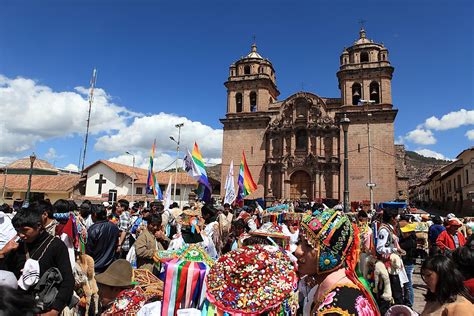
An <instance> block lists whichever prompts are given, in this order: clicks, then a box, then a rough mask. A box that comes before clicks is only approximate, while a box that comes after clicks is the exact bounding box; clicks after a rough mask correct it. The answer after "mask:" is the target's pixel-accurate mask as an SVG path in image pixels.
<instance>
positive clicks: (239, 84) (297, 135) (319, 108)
mask: <svg viewBox="0 0 474 316" xmlns="http://www.w3.org/2000/svg"><path fill="white" fill-rule="evenodd" d="M393 71H394V68H393V67H392V66H391V64H390V61H389V58H388V50H387V49H386V48H385V47H384V45H383V44H379V43H376V42H374V41H372V40H369V39H368V38H367V37H366V32H365V30H364V29H361V30H360V32H359V39H357V40H356V41H355V42H354V43H353V45H352V46H350V47H348V48H345V49H344V50H343V52H342V54H341V55H340V67H339V71H338V72H337V78H338V82H339V89H340V91H341V95H340V97H337V98H328V97H323V96H319V95H317V94H314V93H310V92H303V91H301V92H297V93H295V94H293V95H291V96H289V97H288V98H286V99H284V100H278V96H279V94H280V93H279V91H278V88H277V85H276V76H275V69H274V68H273V65H272V63H271V62H270V61H269V60H268V59H266V58H263V57H262V56H261V55H260V54H259V53H258V52H257V47H256V45H255V44H254V45H252V50H251V52H250V53H249V54H248V55H247V56H245V57H243V58H241V59H240V60H238V61H236V62H235V63H233V64H232V65H231V66H230V69H229V77H228V80H227V81H226V82H225V87H226V88H227V112H226V117H225V118H223V119H221V122H222V124H223V125H224V137H223V147H222V170H221V174H222V181H221V184H222V187H221V192H222V194H224V192H225V189H224V184H225V179H226V176H227V174H228V170H229V165H230V162H231V161H232V160H233V162H234V174H235V175H238V173H239V164H240V161H241V157H242V152H245V156H246V159H247V164H248V165H249V169H250V171H251V173H252V176H253V179H254V181H255V183H256V184H257V185H258V189H257V190H256V191H255V192H253V193H252V194H251V195H250V196H248V198H250V199H253V198H262V197H263V198H265V200H266V201H267V202H270V201H273V200H275V199H300V198H305V199H306V198H307V199H308V200H310V201H311V200H317V199H319V198H321V199H324V198H326V199H334V200H339V201H342V199H343V188H344V174H343V170H344V159H343V158H344V151H343V150H344V138H343V137H344V134H343V131H342V128H341V124H340V120H341V118H342V117H344V115H345V116H346V117H347V118H349V120H350V125H349V128H348V158H349V159H348V161H349V163H348V169H349V173H348V174H349V192H350V193H349V200H350V201H362V200H369V188H368V186H367V184H368V183H369V163H368V161H369V138H370V157H371V171H372V183H373V184H375V187H374V188H373V192H374V201H375V202H383V201H390V200H394V199H396V198H397V197H398V191H397V175H396V172H395V146H394V120H395V117H396V115H397V110H396V109H395V108H394V106H393V104H392V92H391V80H392V74H393ZM369 135H370V137H369ZM236 181H237V180H236Z"/></svg>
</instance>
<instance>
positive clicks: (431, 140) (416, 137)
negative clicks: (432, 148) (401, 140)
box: [405, 127, 436, 145]
mask: <svg viewBox="0 0 474 316" xmlns="http://www.w3.org/2000/svg"><path fill="white" fill-rule="evenodd" d="M405 139H406V140H408V141H410V142H412V143H415V144H419V145H433V144H436V138H435V137H434V135H433V132H432V131H430V130H427V129H423V128H420V127H417V128H416V129H414V130H412V131H410V132H408V133H407V134H406V136H405Z"/></svg>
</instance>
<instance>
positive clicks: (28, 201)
mask: <svg viewBox="0 0 474 316" xmlns="http://www.w3.org/2000/svg"><path fill="white" fill-rule="evenodd" d="M35 160H36V155H35V153H32V154H31V156H30V175H29V176H28V191H26V198H25V202H27V203H30V191H31V176H32V175H33V164H34V163H35Z"/></svg>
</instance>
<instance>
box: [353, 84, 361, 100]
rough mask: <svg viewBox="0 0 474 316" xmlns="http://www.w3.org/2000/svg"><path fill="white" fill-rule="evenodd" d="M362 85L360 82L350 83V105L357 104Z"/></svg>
mask: <svg viewBox="0 0 474 316" xmlns="http://www.w3.org/2000/svg"><path fill="white" fill-rule="evenodd" d="M361 92H362V86H361V85H360V83H357V82H356V83H354V84H353V85H352V105H358V104H359V101H360V99H361V97H362V96H361Z"/></svg>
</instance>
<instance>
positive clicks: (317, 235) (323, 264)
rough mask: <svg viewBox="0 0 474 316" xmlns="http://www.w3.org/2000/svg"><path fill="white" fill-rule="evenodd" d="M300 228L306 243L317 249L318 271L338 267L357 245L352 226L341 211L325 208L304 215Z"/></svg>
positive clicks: (331, 269)
mask: <svg viewBox="0 0 474 316" xmlns="http://www.w3.org/2000/svg"><path fill="white" fill-rule="evenodd" d="M300 228H301V233H302V235H303V236H304V238H305V239H306V241H307V242H308V244H309V245H310V246H311V247H313V248H314V249H316V250H317V251H318V255H319V264H318V267H317V272H318V273H327V272H331V271H334V270H336V269H339V268H340V267H341V266H342V265H343V264H345V263H346V261H347V259H348V258H351V257H352V256H353V251H354V249H353V247H356V246H357V245H356V242H354V237H355V234H354V227H353V225H352V223H351V221H350V219H349V217H347V215H345V214H344V213H343V212H341V211H336V210H331V209H326V210H324V211H321V212H316V213H313V215H305V216H304V217H303V220H302V221H301V226H300Z"/></svg>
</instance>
